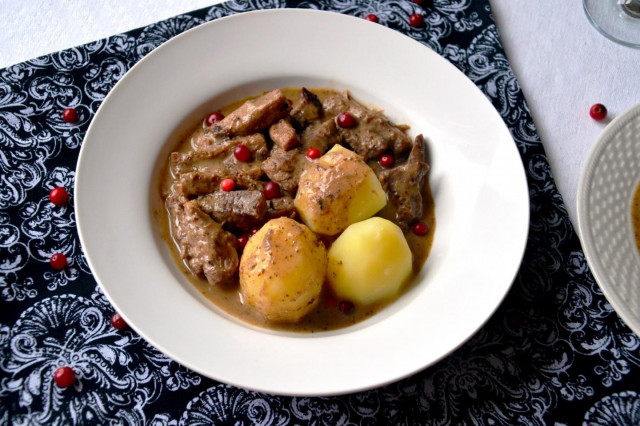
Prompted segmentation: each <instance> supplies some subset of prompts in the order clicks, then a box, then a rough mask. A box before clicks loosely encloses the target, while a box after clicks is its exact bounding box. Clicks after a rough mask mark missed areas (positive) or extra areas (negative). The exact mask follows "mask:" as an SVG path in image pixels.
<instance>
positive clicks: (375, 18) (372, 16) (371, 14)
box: [364, 13, 378, 22]
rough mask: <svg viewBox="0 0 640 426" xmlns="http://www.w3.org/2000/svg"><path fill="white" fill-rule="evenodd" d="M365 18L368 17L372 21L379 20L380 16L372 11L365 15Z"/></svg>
mask: <svg viewBox="0 0 640 426" xmlns="http://www.w3.org/2000/svg"><path fill="white" fill-rule="evenodd" d="M364 19H366V20H367V21H371V22H378V17H377V16H376V15H374V14H373V13H370V14H368V15H367V16H365V17H364Z"/></svg>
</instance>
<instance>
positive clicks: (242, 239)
mask: <svg viewBox="0 0 640 426" xmlns="http://www.w3.org/2000/svg"><path fill="white" fill-rule="evenodd" d="M256 232H258V231H257V230H256ZM236 240H237V242H238V248H239V249H240V250H244V248H245V247H246V246H247V242H249V237H247V236H246V235H240V236H239V237H238V238H236Z"/></svg>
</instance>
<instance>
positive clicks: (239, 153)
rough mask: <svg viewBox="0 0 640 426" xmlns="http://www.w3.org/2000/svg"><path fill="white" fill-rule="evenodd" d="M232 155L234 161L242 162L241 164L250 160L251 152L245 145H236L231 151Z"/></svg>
mask: <svg viewBox="0 0 640 426" xmlns="http://www.w3.org/2000/svg"><path fill="white" fill-rule="evenodd" d="M233 155H234V156H235V157H236V160H238V161H242V162H243V163H246V162H248V161H249V160H251V150H250V149H249V148H247V146H246V145H238V146H236V147H235V148H234V149H233Z"/></svg>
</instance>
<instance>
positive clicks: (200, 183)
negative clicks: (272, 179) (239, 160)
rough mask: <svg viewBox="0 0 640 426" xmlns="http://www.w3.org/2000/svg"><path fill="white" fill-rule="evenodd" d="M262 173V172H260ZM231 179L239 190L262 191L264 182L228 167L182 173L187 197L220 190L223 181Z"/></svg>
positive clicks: (181, 179) (181, 178)
mask: <svg viewBox="0 0 640 426" xmlns="http://www.w3.org/2000/svg"><path fill="white" fill-rule="evenodd" d="M260 172H261V173H262V171H260ZM226 178H230V179H233V180H234V181H235V183H236V188H237V189H250V190H256V191H262V189H263V187H264V182H262V181H259V180H257V179H253V178H251V177H250V176H245V175H244V174H242V173H240V171H238V172H237V173H235V171H234V170H233V169H231V170H230V169H228V168H226V167H220V168H213V169H211V170H206V171H194V172H187V173H182V174H181V175H180V183H181V184H182V191H183V192H184V193H185V195H204V194H209V193H211V192H215V191H218V190H219V189H220V183H221V182H222V180H223V179H226Z"/></svg>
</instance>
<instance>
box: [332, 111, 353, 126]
mask: <svg viewBox="0 0 640 426" xmlns="http://www.w3.org/2000/svg"><path fill="white" fill-rule="evenodd" d="M336 121H337V122H338V126H340V127H342V128H344V129H351V128H352V127H355V125H356V119H355V117H354V116H353V115H351V114H349V113H348V112H341V113H340V114H339V115H338V118H337V119H336Z"/></svg>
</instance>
